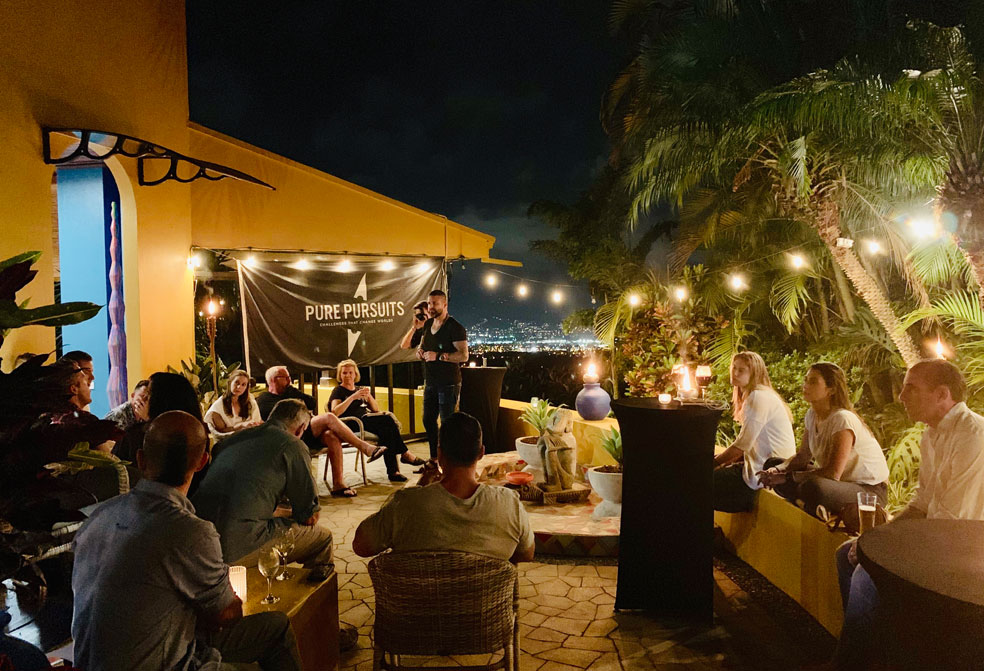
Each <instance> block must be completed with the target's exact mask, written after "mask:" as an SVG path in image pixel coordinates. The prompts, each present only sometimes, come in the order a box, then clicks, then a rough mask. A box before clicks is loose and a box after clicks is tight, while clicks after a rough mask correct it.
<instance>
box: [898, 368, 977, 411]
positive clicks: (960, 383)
mask: <svg viewBox="0 0 984 671" xmlns="http://www.w3.org/2000/svg"><path fill="white" fill-rule="evenodd" d="M909 370H910V371H915V370H918V371H919V374H920V375H922V376H923V379H925V380H926V382H927V383H928V384H929V385H930V386H931V387H932V388H933V389H935V388H936V387H946V388H947V389H949V390H950V398H952V399H953V400H954V402H956V403H960V402H961V401H964V400H966V398H967V380H965V379H964V376H963V373H961V372H960V369H959V368H957V366H956V364H954V363H953V362H952V361H947V360H946V359H923V360H922V361H920V362H918V363H916V364H913V366H912V368H910V369H909Z"/></svg>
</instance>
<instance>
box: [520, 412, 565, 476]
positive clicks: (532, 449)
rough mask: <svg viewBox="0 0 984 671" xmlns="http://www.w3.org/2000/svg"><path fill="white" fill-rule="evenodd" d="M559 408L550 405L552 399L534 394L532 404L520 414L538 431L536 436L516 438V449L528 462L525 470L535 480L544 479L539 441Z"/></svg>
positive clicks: (521, 417)
mask: <svg viewBox="0 0 984 671" xmlns="http://www.w3.org/2000/svg"><path fill="white" fill-rule="evenodd" d="M557 410H559V408H551V407H550V401H548V400H547V399H545V398H537V397H535V396H534V397H533V398H531V399H530V404H529V405H528V406H527V407H526V410H525V411H523V414H522V415H520V416H519V418H520V419H521V420H523V421H524V422H526V423H527V424H529V425H530V426H532V427H533V429H534V430H535V431H536V435H535V436H522V437H521V438H517V439H516V451H517V452H519V457H520V458H521V459H522V460H523V461H525V462H526V467H525V468H523V470H524V471H526V472H527V473H532V474H533V480H534V482H542V481H543V462H542V460H541V459H540V450H539V448H538V447H537V443H538V442H539V441H540V436H542V435H543V432H544V431H546V430H547V426H548V425H549V424H550V420H551V419H553V416H554V415H556V414H557Z"/></svg>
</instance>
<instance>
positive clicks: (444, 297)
mask: <svg viewBox="0 0 984 671" xmlns="http://www.w3.org/2000/svg"><path fill="white" fill-rule="evenodd" d="M427 295H428V296H440V297H441V298H443V299H444V300H447V299H448V295H447V294H446V293H444V292H443V291H441V290H440V289H434V291H432V292H430V293H429V294H427Z"/></svg>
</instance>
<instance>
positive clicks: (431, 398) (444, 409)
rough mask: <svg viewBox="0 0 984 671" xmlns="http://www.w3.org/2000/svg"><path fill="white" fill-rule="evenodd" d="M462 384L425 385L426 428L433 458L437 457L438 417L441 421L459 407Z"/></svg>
mask: <svg viewBox="0 0 984 671" xmlns="http://www.w3.org/2000/svg"><path fill="white" fill-rule="evenodd" d="M459 393H461V385H460V384H445V385H437V386H435V385H429V384H425V385H424V430H425V431H427V442H428V443H430V455H431V458H435V457H437V418H438V416H440V417H441V421H443V420H445V419H447V418H448V417H450V416H451V415H452V414H454V411H455V409H457V407H458V394H459Z"/></svg>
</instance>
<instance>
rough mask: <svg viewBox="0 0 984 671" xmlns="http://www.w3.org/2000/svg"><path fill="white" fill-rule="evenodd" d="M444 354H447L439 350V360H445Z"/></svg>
mask: <svg viewBox="0 0 984 671" xmlns="http://www.w3.org/2000/svg"><path fill="white" fill-rule="evenodd" d="M446 356H447V352H441V355H440V356H439V357H438V359H440V360H441V361H447V359H445V358H444V357H446Z"/></svg>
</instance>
